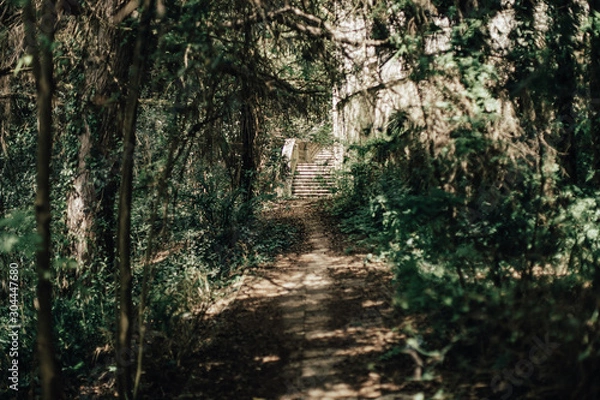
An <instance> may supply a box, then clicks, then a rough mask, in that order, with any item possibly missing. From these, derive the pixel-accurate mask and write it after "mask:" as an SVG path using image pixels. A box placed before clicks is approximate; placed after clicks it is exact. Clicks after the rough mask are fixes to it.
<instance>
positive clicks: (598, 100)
mask: <svg viewBox="0 0 600 400" xmlns="http://www.w3.org/2000/svg"><path fill="white" fill-rule="evenodd" d="M589 7H590V13H591V14H593V13H594V12H596V13H600V0H589ZM596 29H597V28H595V29H593V30H592V33H591V37H590V58H589V79H590V80H589V89H590V94H591V98H590V105H589V107H590V108H589V110H590V129H591V132H590V135H591V136H592V146H593V171H594V179H593V181H592V183H593V185H594V187H595V188H598V187H600V33H598V32H597V31H596ZM599 274H600V272H599ZM598 284H599V285H600V276H598Z"/></svg>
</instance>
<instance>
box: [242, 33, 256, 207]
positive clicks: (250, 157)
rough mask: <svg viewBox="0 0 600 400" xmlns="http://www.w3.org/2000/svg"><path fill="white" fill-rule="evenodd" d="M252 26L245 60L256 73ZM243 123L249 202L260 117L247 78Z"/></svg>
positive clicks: (246, 39) (245, 184)
mask: <svg viewBox="0 0 600 400" xmlns="http://www.w3.org/2000/svg"><path fill="white" fill-rule="evenodd" d="M251 45H252V26H251V25H250V24H246V26H245V29H244V50H243V54H244V58H245V59H247V60H249V66H248V69H249V70H250V71H254V69H255V66H254V61H253V55H252V54H251V50H250V49H251ZM241 79H242V82H241V85H242V88H241V103H242V107H241V116H240V118H241V121H240V130H241V132H240V133H241V136H242V165H241V173H240V187H241V188H242V190H243V191H244V200H246V201H249V200H251V199H252V197H253V195H254V193H253V192H254V179H255V177H256V156H255V154H254V153H255V149H254V148H255V141H256V133H257V131H258V115H257V112H256V97H255V94H254V93H253V92H252V88H251V87H250V86H249V85H248V82H247V80H246V78H241Z"/></svg>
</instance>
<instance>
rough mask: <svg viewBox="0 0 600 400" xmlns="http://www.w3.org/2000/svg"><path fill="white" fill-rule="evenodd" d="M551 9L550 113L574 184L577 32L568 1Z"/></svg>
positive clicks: (562, 161)
mask: <svg viewBox="0 0 600 400" xmlns="http://www.w3.org/2000/svg"><path fill="white" fill-rule="evenodd" d="M553 6H554V10H553V13H554V15H553V17H554V21H555V26H554V27H553V28H554V33H555V35H556V42H555V43H553V45H551V46H550V48H551V49H552V51H553V53H554V55H555V56H556V65H557V68H558V69H557V71H556V74H555V76H554V82H556V84H557V90H556V99H555V102H554V109H555V112H556V117H557V121H558V122H559V123H560V124H561V127H560V131H559V135H560V137H559V140H558V151H559V160H560V165H561V166H562V168H563V170H564V172H565V175H566V179H567V181H568V182H570V183H572V184H577V183H578V181H579V180H578V177H577V143H576V141H575V129H576V121H575V113H574V106H573V105H574V102H575V93H576V92H577V78H576V74H575V69H576V60H575V55H574V52H575V51H576V43H575V40H576V39H575V38H576V37H577V30H578V26H577V18H576V15H575V13H576V7H577V6H576V5H575V4H574V3H573V1H572V0H561V1H558V2H556V3H555V4H554V5H553Z"/></svg>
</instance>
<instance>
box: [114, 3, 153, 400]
mask: <svg viewBox="0 0 600 400" xmlns="http://www.w3.org/2000/svg"><path fill="white" fill-rule="evenodd" d="M142 7H143V10H142V14H141V21H140V25H139V30H138V32H137V37H136V41H135V47H134V51H133V60H132V64H131V68H130V73H129V82H128V87H127V102H126V104H125V108H124V110H123V127H122V129H123V130H122V135H123V158H122V161H121V186H120V189H119V210H118V225H117V257H118V263H119V281H118V288H119V289H118V297H119V310H118V315H117V340H116V344H117V345H116V347H115V351H116V356H117V390H118V393H119V397H121V398H123V399H132V398H133V381H132V370H133V368H132V364H133V360H132V359H131V358H130V355H131V352H132V351H131V336H132V331H133V318H134V314H133V300H132V272H131V201H132V194H133V166H134V150H135V127H136V121H137V110H138V104H139V97H140V92H141V88H142V77H143V76H144V70H145V65H146V59H147V55H148V46H147V44H146V43H145V42H146V41H147V40H148V38H149V37H150V25H151V22H152V16H153V14H154V7H155V2H154V1H152V0H145V1H144V3H143V5H142Z"/></svg>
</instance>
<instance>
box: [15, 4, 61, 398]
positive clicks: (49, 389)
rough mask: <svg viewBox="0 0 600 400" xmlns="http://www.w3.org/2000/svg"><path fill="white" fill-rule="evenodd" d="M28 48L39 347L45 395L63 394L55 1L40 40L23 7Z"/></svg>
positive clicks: (45, 12)
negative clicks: (56, 321)
mask: <svg viewBox="0 0 600 400" xmlns="http://www.w3.org/2000/svg"><path fill="white" fill-rule="evenodd" d="M23 18H24V23H25V29H26V41H27V46H28V47H29V49H28V52H29V53H30V54H32V55H33V73H34V76H35V83H36V89H37V118H38V143H37V167H36V169H37V171H36V185H37V189H36V197H35V214H36V221H37V233H38V235H39V237H40V239H41V243H40V244H39V246H38V250H37V253H36V264H37V275H38V284H37V301H38V322H37V351H38V358H39V362H40V380H41V385H42V399H44V400H55V399H60V398H64V395H63V392H62V387H61V380H60V368H59V367H58V362H57V360H56V357H55V351H54V343H53V334H52V284H51V282H50V278H51V276H52V268H51V265H52V260H51V236H50V219H51V211H50V159H51V156H52V97H53V94H54V81H53V74H54V63H53V60H52V49H51V46H52V42H53V41H54V24H55V14H54V2H52V1H47V2H44V5H43V9H42V17H41V21H40V25H39V27H40V33H39V36H40V37H39V42H38V38H37V37H36V36H37V35H36V27H35V10H34V6H33V4H32V2H31V1H29V2H27V3H26V4H25V6H24V9H23Z"/></svg>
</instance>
